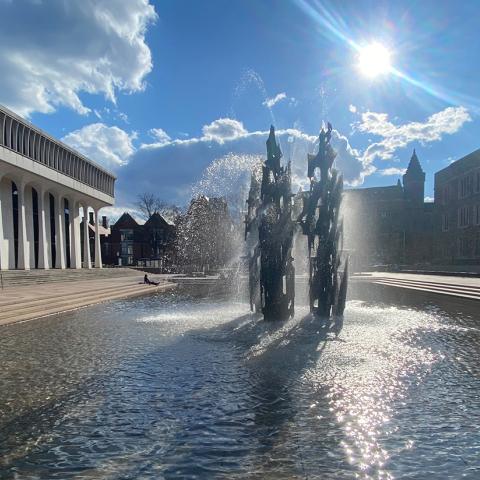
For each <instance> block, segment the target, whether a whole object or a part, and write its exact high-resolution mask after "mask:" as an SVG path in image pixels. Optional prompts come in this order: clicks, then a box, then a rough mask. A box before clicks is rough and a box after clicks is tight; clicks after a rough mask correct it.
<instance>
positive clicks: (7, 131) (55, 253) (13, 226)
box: [0, 106, 115, 270]
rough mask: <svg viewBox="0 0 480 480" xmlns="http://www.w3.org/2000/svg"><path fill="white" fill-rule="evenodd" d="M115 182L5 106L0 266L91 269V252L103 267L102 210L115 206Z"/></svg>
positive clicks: (0, 129)
mask: <svg viewBox="0 0 480 480" xmlns="http://www.w3.org/2000/svg"><path fill="white" fill-rule="evenodd" d="M114 184H115V176H114V175H112V174H111V173H110V172H108V171H107V170H105V169H103V168H102V167H100V166H99V165H97V164H96V163H94V162H92V161H91V160H89V159H88V158H86V157H84V156H83V155H81V154H80V153H78V152H76V151H75V150H73V149H71V148H69V147H67V146H66V145H65V144H63V143H62V142H60V141H58V140H55V139H54V138H52V137H51V136H49V135H48V134H46V133H45V132H43V131H41V130H40V129H38V128H36V127H35V126H33V125H32V124H31V123H29V122H27V121H26V120H24V119H22V118H20V117H19V116H17V115H15V114H14V113H13V112H11V111H9V110H8V109H6V108H4V107H2V106H0V269H1V270H9V269H23V270H29V269H33V268H40V269H49V268H61V269H64V268H68V267H70V268H82V267H83V268H91V267H92V261H91V259H92V255H91V253H92V254H94V258H95V261H94V263H95V267H98V268H101V266H102V259H101V249H100V228H99V215H98V213H99V210H100V208H102V207H105V206H110V205H113V203H114ZM80 209H82V211H83V212H84V214H83V219H82V217H81V216H80ZM89 209H90V211H91V210H93V211H94V219H95V221H94V223H95V226H96V228H95V243H94V244H95V251H94V252H90V242H89V241H88V232H89V227H88V214H87V212H88V211H89ZM81 222H83V226H84V228H83V229H82V230H83V238H81V229H80V223H81ZM82 246H83V247H82Z"/></svg>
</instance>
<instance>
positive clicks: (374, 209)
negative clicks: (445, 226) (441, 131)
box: [342, 151, 434, 269]
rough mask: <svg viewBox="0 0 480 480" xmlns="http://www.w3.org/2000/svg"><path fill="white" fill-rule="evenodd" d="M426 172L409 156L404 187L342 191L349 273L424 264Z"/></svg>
mask: <svg viewBox="0 0 480 480" xmlns="http://www.w3.org/2000/svg"><path fill="white" fill-rule="evenodd" d="M424 191H425V172H424V171H423V169H422V167H421V165H420V162H419V160H418V157H417V154H416V152H415V151H414V152H413V155H412V157H411V159H410V162H409V165H408V168H407V171H406V172H405V174H404V175H403V185H402V183H401V182H400V180H398V183H397V184H396V185H392V186H387V187H372V188H359V189H351V190H346V191H345V192H344V200H343V205H342V211H343V215H344V228H345V248H346V249H347V250H348V251H349V252H350V254H351V260H352V264H353V265H352V266H353V268H354V269H361V268H365V267H368V266H374V265H400V264H418V263H428V262H430V261H431V258H432V254H431V252H432V248H433V230H434V229H433V222H434V208H433V203H426V202H425V201H424Z"/></svg>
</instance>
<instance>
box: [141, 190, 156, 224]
mask: <svg viewBox="0 0 480 480" xmlns="http://www.w3.org/2000/svg"><path fill="white" fill-rule="evenodd" d="M158 202H159V199H158V198H157V197H156V196H155V195H154V194H153V193H148V192H145V193H142V194H140V195H138V196H137V201H136V202H135V206H136V207H137V208H138V210H139V211H140V213H141V214H142V216H143V217H145V219H149V218H150V217H151V216H152V215H153V214H154V213H155V212H157V211H158Z"/></svg>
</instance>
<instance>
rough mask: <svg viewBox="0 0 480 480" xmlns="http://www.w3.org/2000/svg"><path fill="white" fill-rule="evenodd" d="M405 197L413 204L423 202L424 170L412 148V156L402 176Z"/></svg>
mask: <svg viewBox="0 0 480 480" xmlns="http://www.w3.org/2000/svg"><path fill="white" fill-rule="evenodd" d="M403 189H404V192H405V199H406V200H407V201H409V202H411V203H414V204H415V205H420V204H423V202H424V195H425V172H424V171H423V170H422V166H421V165H420V162H419V161H418V157H417V153H416V152H415V149H414V150H413V155H412V158H411V159H410V163H409V164H408V168H407V171H406V172H405V175H404V176H403Z"/></svg>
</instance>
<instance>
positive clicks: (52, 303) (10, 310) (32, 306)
mask: <svg viewBox="0 0 480 480" xmlns="http://www.w3.org/2000/svg"><path fill="white" fill-rule="evenodd" d="M133 288H137V285H135V286H134V285H126V286H122V287H119V288H118V289H117V291H116V292H115V294H116V293H123V292H127V291H129V290H131V289H133ZM109 293H112V292H111V290H110V289H108V290H107V289H105V290H104V289H98V290H97V292H94V293H92V292H91V291H90V292H86V293H80V294H75V295H65V296H62V297H57V300H52V299H49V300H48V301H47V303H45V302H38V301H32V302H29V301H24V302H23V303H21V304H17V306H16V307H15V306H12V305H10V306H8V307H5V308H4V307H2V308H1V311H0V320H1V319H4V318H9V317H11V316H15V315H17V314H18V315H20V314H22V313H26V312H29V311H32V310H35V311H41V310H42V309H44V308H50V307H57V308H58V307H63V306H68V305H69V304H71V303H72V302H76V301H77V300H84V299H87V298H92V299H94V298H95V297H96V296H98V295H102V296H103V295H107V294H109Z"/></svg>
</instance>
